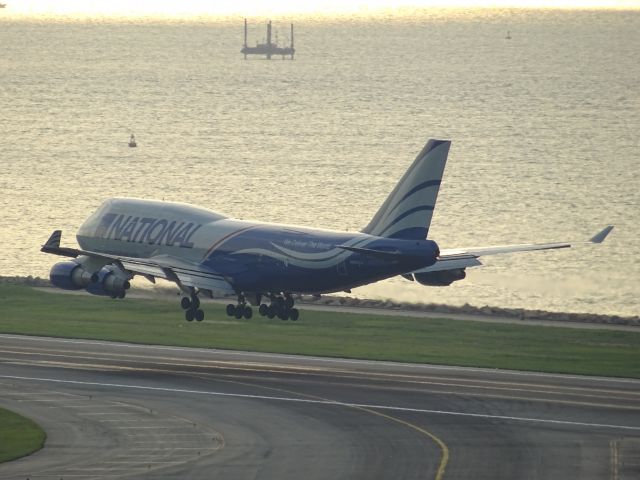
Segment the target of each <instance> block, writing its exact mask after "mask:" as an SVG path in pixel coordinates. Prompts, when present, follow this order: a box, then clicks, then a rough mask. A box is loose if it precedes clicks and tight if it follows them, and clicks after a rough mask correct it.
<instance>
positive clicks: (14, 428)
mask: <svg viewBox="0 0 640 480" xmlns="http://www.w3.org/2000/svg"><path fill="white" fill-rule="evenodd" d="M45 438H46V435H45V433H44V431H43V430H42V429H41V428H40V427H39V426H38V425H37V424H36V423H35V422H33V421H32V420H29V419H28V418H25V417H23V416H22V415H18V414H17V413H14V412H12V411H10V410H6V409H4V408H0V463H3V462H8V461H10V460H15V459H16V458H20V457H24V456H27V455H29V454H31V453H33V452H35V451H37V450H40V449H41V448H42V447H43V446H44V440H45Z"/></svg>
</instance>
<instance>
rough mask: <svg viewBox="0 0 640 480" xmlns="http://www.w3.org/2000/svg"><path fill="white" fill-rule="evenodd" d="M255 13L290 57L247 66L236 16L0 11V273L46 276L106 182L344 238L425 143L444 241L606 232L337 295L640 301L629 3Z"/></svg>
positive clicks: (557, 303)
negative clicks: (52, 240) (432, 158)
mask: <svg viewBox="0 0 640 480" xmlns="http://www.w3.org/2000/svg"><path fill="white" fill-rule="evenodd" d="M273 20H274V30H277V31H278V32H279V38H280V41H281V43H287V37H288V23H287V22H288V21H290V20H293V21H294V23H295V26H296V38H295V41H296V49H297V55H296V59H295V60H294V61H289V60H284V61H283V60H281V59H277V58H276V59H273V60H271V61H266V60H264V59H259V58H250V59H248V60H244V59H243V57H242V55H241V54H240V52H239V50H240V48H241V45H242V18H231V19H229V18H225V19H219V18H207V17H201V18H192V19H181V20H173V21H172V20H158V19H140V18H138V19H121V20H114V19H111V20H99V19H93V20H91V19H84V20H69V19H61V18H57V19H56V18H47V17H34V18H19V17H11V16H10V15H8V14H7V15H4V14H3V15H1V16H0V45H2V48H1V49H0V102H1V103H0V105H1V107H2V109H1V111H0V162H1V166H2V170H1V173H0V205H2V210H1V211H0V242H1V243H2V254H1V255H0V275H38V276H43V277H46V276H47V275H48V271H49V268H50V266H51V265H52V264H53V263H55V261H56V258H54V257H52V256H48V255H45V254H42V253H40V252H39V247H40V245H41V244H42V243H43V242H44V241H45V240H46V239H47V237H48V235H49V234H50V233H51V231H52V230H54V229H56V228H62V230H63V243H66V244H67V245H73V244H74V233H75V230H76V229H77V228H78V226H79V225H80V224H81V223H82V221H83V219H84V218H85V217H86V216H88V215H89V214H90V213H91V212H92V211H93V210H94V209H95V208H96V207H97V206H98V205H99V203H100V202H101V201H102V200H103V199H104V198H106V197H109V196H135V197H143V198H163V199H166V200H175V201H182V202H188V203H194V204H197V205H202V206H205V207H208V208H211V209H213V210H217V211H220V212H223V213H225V214H227V215H230V216H234V217H238V218H245V219H258V220H264V221H273V222H284V223H293V224H302V225H310V226H322V227H327V228H337V229H348V230H354V231H355V230H358V229H360V228H361V227H363V226H364V225H366V224H367V222H368V220H369V219H370V217H371V216H372V215H373V214H374V213H375V211H376V210H377V208H378V206H379V205H380V204H381V203H382V202H383V201H384V199H385V197H386V196H387V194H388V193H389V192H390V191H391V189H392V188H393V186H394V185H395V183H396V182H397V180H398V179H399V178H400V176H401V175H402V174H403V173H404V170H405V169H406V168H407V167H408V166H409V164H410V163H411V161H412V160H413V158H414V157H415V155H416V154H417V153H418V152H419V151H420V149H421V148H422V146H423V144H424V143H425V142H426V140H427V139H428V138H431V137H435V138H450V139H452V141H453V146H452V149H451V152H450V156H449V162H448V165H447V169H446V172H445V178H444V182H443V185H442V188H441V190H440V196H439V199H438V205H437V208H436V212H435V215H434V219H433V223H432V226H431V231H430V238H432V239H434V240H436V241H437V242H438V243H439V244H440V246H441V248H453V247H465V246H481V245H482V246H484V245H499V244H505V243H521V242H522V243H528V242H532V241H533V242H542V241H556V240H559V241H564V240H578V241H582V240H586V239H588V238H589V237H590V236H591V235H593V234H595V233H596V232H597V231H598V230H600V229H601V228H602V227H604V226H605V225H607V224H614V225H615V229H614V231H613V233H612V234H611V236H610V238H608V239H607V241H606V242H605V243H604V244H602V245H600V246H589V245H579V246H577V247H576V248H573V249H570V250H561V251H555V252H542V253H529V254H515V255H511V256H497V257H487V258H486V259H485V264H486V266H484V267H481V268H476V269H470V270H468V276H467V278H466V279H465V280H463V281H461V282H457V283H454V284H453V285H452V286H450V287H447V288H433V287H423V286H419V285H416V284H412V283H410V282H407V281H405V280H402V279H393V280H389V281H386V282H382V283H379V284H376V285H372V286H367V287H363V288H360V289H357V290H355V291H354V295H358V296H361V297H373V298H392V299H395V300H402V301H420V302H436V303H449V304H455V305H459V304H464V303H470V304H472V305H477V306H482V305H495V306H503V307H509V306H511V307H524V308H541V309H546V310H555V311H574V312H594V313H609V314H624V315H637V314H640V300H639V297H640V260H639V259H640V242H639V241H638V233H640V230H639V225H640V213H639V211H640V193H639V191H640V141H639V136H638V135H639V132H640V61H639V59H640V57H639V52H640V11H635V12H621V11H617V12H613V11H540V10H539V11H509V10H496V11H473V12H462V11H458V12H451V11H449V12H446V11H444V12H443V11H417V12H415V14H413V15H411V16H404V17H403V16H395V17H370V18H358V17H342V18H336V19H331V18H323V19H314V18H309V17H301V18H293V19H289V18H286V19H285V18H274V19H273ZM264 24H265V19H254V20H251V23H250V31H249V38H250V43H253V42H254V41H255V40H261V39H262V38H263V37H264V36H265V27H264ZM507 31H510V32H511V36H512V38H511V39H510V40H508V39H505V35H506V33H507ZM131 133H134V134H135V136H136V139H137V141H138V148H136V149H130V148H128V147H127V141H128V139H129V135H130V134H131Z"/></svg>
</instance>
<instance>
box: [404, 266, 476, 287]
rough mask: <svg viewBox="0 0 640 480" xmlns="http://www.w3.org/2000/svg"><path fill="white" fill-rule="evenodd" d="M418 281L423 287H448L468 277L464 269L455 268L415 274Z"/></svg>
mask: <svg viewBox="0 0 640 480" xmlns="http://www.w3.org/2000/svg"><path fill="white" fill-rule="evenodd" d="M413 276H414V277H415V279H416V281H417V282H418V283H420V284H421V285H429V286H431V287H447V286H449V285H451V284H452V283H453V282H457V281H458V280H462V279H463V278H465V277H466V276H467V274H466V272H465V271H464V268H453V269H451V270H440V271H437V272H422V273H414V274H413Z"/></svg>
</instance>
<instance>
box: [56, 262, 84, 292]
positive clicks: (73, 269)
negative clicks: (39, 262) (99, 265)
mask: <svg viewBox="0 0 640 480" xmlns="http://www.w3.org/2000/svg"><path fill="white" fill-rule="evenodd" d="M92 277H93V275H92V273H91V272H88V271H87V270H85V269H84V268H82V264H80V263H78V262H59V263H56V264H55V265H54V266H53V267H51V271H50V272H49V279H50V280H51V283H52V284H53V285H54V286H56V287H58V288H62V289H64V290H80V289H81V288H86V287H87V286H88V285H89V284H91V282H92V281H93V278H92Z"/></svg>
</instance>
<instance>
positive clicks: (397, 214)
mask: <svg viewBox="0 0 640 480" xmlns="http://www.w3.org/2000/svg"><path fill="white" fill-rule="evenodd" d="M450 146H451V141H449V140H429V141H428V142H427V144H426V145H425V147H424V148H423V149H422V151H421V152H420V154H419V155H418V156H417V157H416V159H415V161H414V162H413V164H412V165H411V166H410V167H409V169H408V170H407V171H406V172H405V174H404V175H403V177H402V178H401V179H400V181H399V182H398V184H397V185H396V187H395V188H394V189H393V191H392V192H391V194H390V195H389V196H388V197H387V199H386V200H385V202H384V203H383V204H382V206H381V207H380V209H379V210H378V212H377V213H376V214H375V215H374V217H373V219H372V220H371V222H369V225H367V226H366V227H365V228H364V229H363V230H362V232H363V233H368V234H370V235H376V236H380V237H388V238H403V239H407V240H424V239H425V238H427V234H428V233H429V225H431V217H432V216H433V209H434V208H435V205H436V199H437V197H438V191H439V190H440V182H441V181H442V174H443V173H444V166H445V164H446V163H447V155H448V154H449V147H450Z"/></svg>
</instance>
